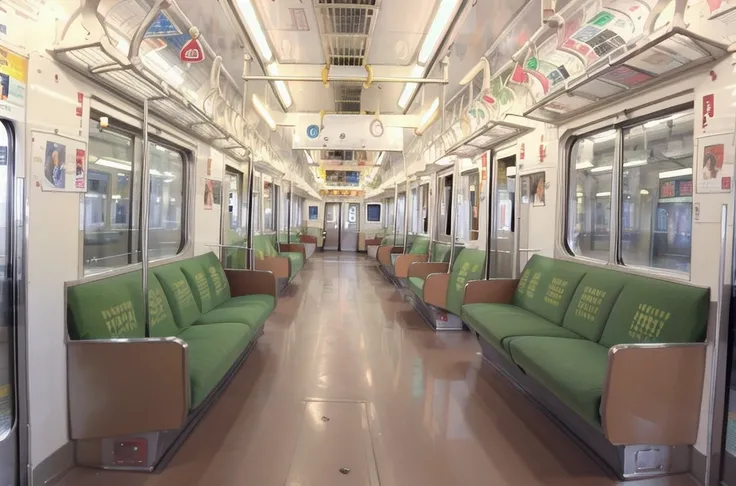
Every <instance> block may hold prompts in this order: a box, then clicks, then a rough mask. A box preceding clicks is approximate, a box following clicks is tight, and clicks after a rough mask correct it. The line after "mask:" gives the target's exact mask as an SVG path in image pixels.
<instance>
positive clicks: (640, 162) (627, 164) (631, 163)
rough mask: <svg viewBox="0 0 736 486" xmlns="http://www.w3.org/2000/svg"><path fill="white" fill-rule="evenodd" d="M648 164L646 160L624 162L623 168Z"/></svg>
mask: <svg viewBox="0 0 736 486" xmlns="http://www.w3.org/2000/svg"><path fill="white" fill-rule="evenodd" d="M648 162H649V161H648V160H646V159H641V160H632V161H631V162H624V167H639V166H640V165H647V163H648Z"/></svg>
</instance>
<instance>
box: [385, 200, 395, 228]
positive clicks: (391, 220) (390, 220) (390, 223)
mask: <svg viewBox="0 0 736 486" xmlns="http://www.w3.org/2000/svg"><path fill="white" fill-rule="evenodd" d="M387 206H388V229H390V230H391V231H393V230H394V218H395V217H396V214H394V198H392V197H390V198H388V204H387Z"/></svg>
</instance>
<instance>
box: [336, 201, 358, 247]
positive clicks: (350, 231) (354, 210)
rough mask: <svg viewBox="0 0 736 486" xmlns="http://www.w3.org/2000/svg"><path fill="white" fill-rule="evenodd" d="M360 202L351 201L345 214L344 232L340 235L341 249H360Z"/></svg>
mask: <svg viewBox="0 0 736 486" xmlns="http://www.w3.org/2000/svg"><path fill="white" fill-rule="evenodd" d="M359 214H360V204H358V203H349V204H348V210H347V211H345V214H344V215H343V223H342V234H341V235H340V250H341V251H358V232H359V230H360V224H359V221H360V218H359V217H358V215H359Z"/></svg>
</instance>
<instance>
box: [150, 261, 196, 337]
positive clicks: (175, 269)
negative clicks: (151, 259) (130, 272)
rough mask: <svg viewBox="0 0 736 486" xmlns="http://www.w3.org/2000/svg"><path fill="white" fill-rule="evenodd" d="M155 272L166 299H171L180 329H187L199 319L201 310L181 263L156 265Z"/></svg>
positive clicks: (175, 318) (170, 302)
mask: <svg viewBox="0 0 736 486" xmlns="http://www.w3.org/2000/svg"><path fill="white" fill-rule="evenodd" d="M153 274H154V275H155V276H156V278H157V279H158V281H159V283H160V284H161V287H163V289H164V294H166V300H168V301H169V306H171V312H172V314H173V315H174V320H176V325H177V326H179V329H185V328H187V327H189V326H191V325H192V324H194V322H195V321H196V320H197V319H199V316H200V315H201V312H200V310H199V306H198V305H197V301H196V300H195V299H194V294H193V293H192V289H191V288H190V287H189V282H188V281H187V278H186V277H185V276H184V273H183V272H182V271H181V268H180V267H179V263H178V262H176V263H170V264H168V265H163V266H161V267H156V268H154V269H153Z"/></svg>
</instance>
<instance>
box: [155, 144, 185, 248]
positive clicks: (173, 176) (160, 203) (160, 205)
mask: <svg viewBox="0 0 736 486" xmlns="http://www.w3.org/2000/svg"><path fill="white" fill-rule="evenodd" d="M148 153H149V160H150V175H151V198H150V203H149V208H148V209H149V211H148V228H149V229H148V252H149V255H150V258H151V259H152V260H157V259H160V258H165V257H169V256H174V255H176V254H177V253H179V251H180V249H181V248H182V246H183V239H184V232H183V231H182V229H183V222H184V203H183V201H184V164H185V159H184V156H183V155H182V153H181V152H179V151H177V150H175V149H173V148H172V147H166V146H163V145H160V144H155V143H151V144H149V147H148Z"/></svg>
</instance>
